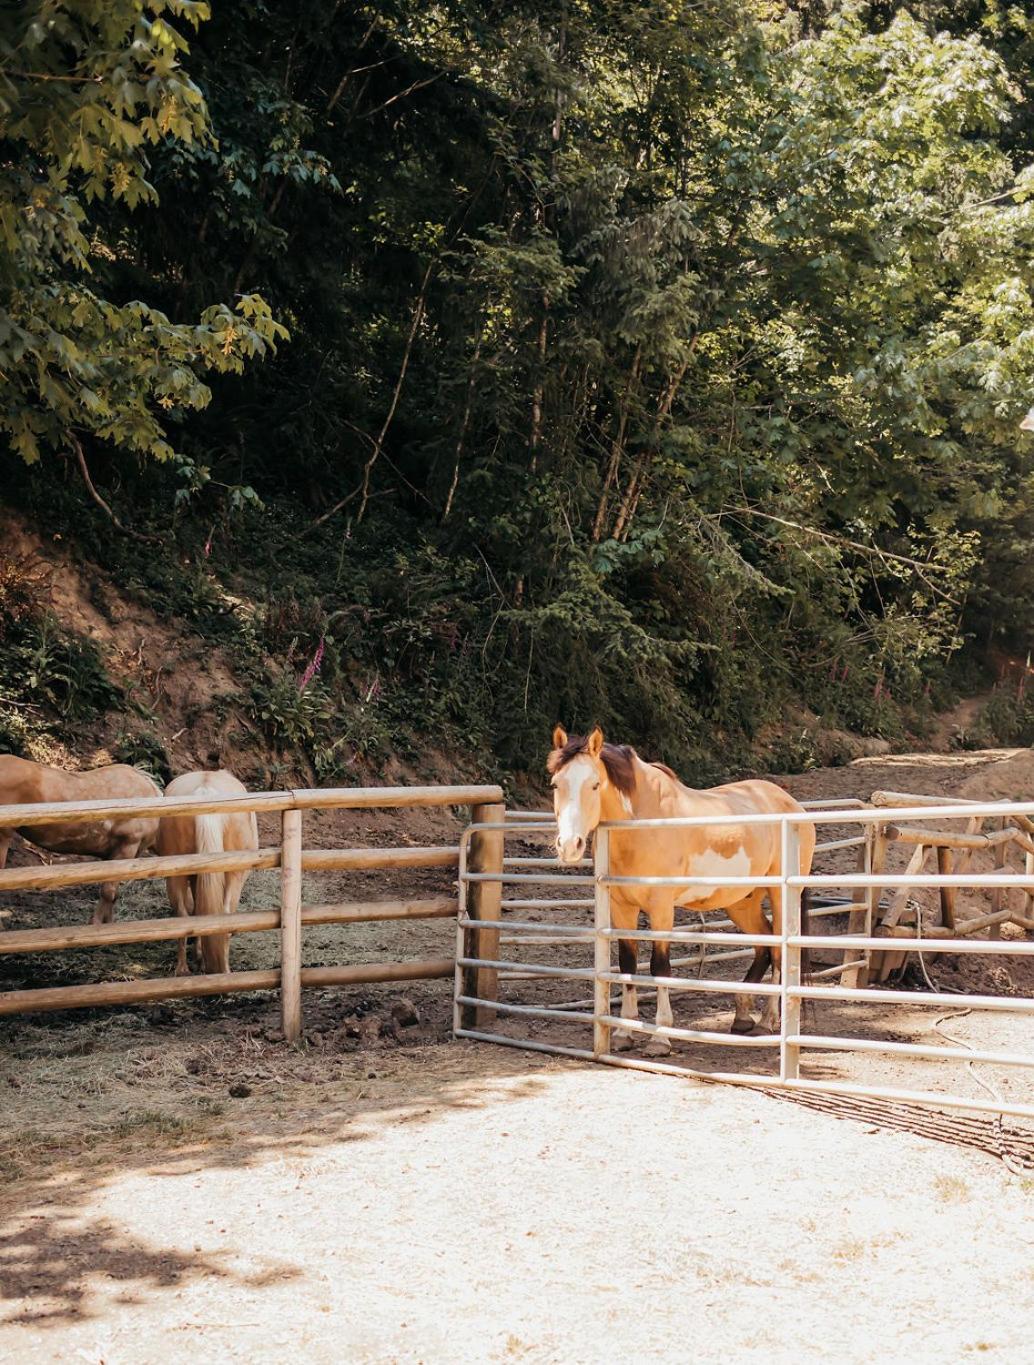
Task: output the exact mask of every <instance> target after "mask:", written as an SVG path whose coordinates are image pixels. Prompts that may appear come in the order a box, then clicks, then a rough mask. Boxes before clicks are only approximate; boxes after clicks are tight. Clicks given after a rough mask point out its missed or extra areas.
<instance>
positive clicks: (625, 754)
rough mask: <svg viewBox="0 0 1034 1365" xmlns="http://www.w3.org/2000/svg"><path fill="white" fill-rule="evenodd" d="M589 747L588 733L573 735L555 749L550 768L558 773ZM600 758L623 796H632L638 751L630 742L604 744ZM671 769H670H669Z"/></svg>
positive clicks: (550, 759)
mask: <svg viewBox="0 0 1034 1365" xmlns="http://www.w3.org/2000/svg"><path fill="white" fill-rule="evenodd" d="M588 747H589V736H588V735H571V737H570V738H569V739H568V741H567V743H566V744H565V745H564V747H563V748H562V749H554V750H553V752H552V753H551V754H550V756H549V763H548V765H547V766H548V769H549V771H550V772H551V773H558V772H559V771H560V769H561V768H566V767H567V765H568V763H570V762H571V760H572V759H573V758H577V757H578V755H579V754H584V753H585V751H586V749H587V748H588ZM600 758H601V759H602V760H603V766H604V768H606V770H607V777H608V779H609V780H610V782H611V784H612V785H613V786H615V787H616V788H617V790H618V791H619V792H620V793H621V794H622V796H631V795H632V793H633V792H634V791H635V758H636V751H635V750H634V749H633V748H632V746H631V745H630V744H604V746H603V748H602V749H601V750H600ZM669 771H670V769H669Z"/></svg>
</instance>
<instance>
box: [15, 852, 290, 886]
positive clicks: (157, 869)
mask: <svg viewBox="0 0 1034 1365" xmlns="http://www.w3.org/2000/svg"><path fill="white" fill-rule="evenodd" d="M279 862H280V850H279V849H278V848H260V849H258V850H257V851H256V852H253V853H249V852H243V851H242V852H240V853H176V854H170V855H169V856H168V857H165V858H109V859H107V860H106V861H103V862H88V863H53V864H51V865H50V866H49V867H7V868H4V870H3V871H2V872H0V892H2V891H46V890H51V889H53V888H54V887H62V886H86V885H89V884H91V883H94V882H141V881H147V880H148V878H152V877H154V878H157V877H189V876H193V875H194V874H195V873H197V872H246V871H253V870H254V869H256V868H266V867H276V866H278V864H279Z"/></svg>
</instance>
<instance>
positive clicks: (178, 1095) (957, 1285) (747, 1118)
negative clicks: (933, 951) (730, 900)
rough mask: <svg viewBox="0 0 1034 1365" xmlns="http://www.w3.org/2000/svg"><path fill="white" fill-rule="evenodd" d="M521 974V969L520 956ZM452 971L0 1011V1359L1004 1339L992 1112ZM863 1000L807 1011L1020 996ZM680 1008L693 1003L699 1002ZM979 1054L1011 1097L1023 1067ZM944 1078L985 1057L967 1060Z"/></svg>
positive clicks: (543, 1352) (1014, 785)
mask: <svg viewBox="0 0 1034 1365" xmlns="http://www.w3.org/2000/svg"><path fill="white" fill-rule="evenodd" d="M1032 778H1034V762H1032V758H1031V755H1030V754H1029V753H1028V752H1026V751H1024V752H1022V753H1015V752H1006V751H1001V752H995V753H984V754H980V755H970V754H967V755H957V756H956V755H921V756H905V757H901V758H893V759H887V758H882V759H879V760H860V761H859V762H857V763H855V764H852V765H850V766H849V767H846V768H838V769H829V770H822V771H819V772H814V773H807V774H804V775H802V776H800V777H796V778H792V779H788V781H787V785H789V786H790V787H791V788H792V789H793V790H794V791H795V792H796V793H797V794H798V795H800V796H802V797H818V796H846V795H863V796H868V795H869V794H870V793H871V791H872V790H873V789H875V788H880V787H882V788H895V789H898V790H908V791H915V792H930V793H941V794H951V793H958V794H963V795H974V796H985V795H986V796H1027V795H1029V794H1030V793H1031V792H1032V791H1034V781H1032V780H1031V779H1032ZM454 831H455V826H454V825H452V824H451V822H450V820H449V817H448V816H444V815H443V816H437V817H431V816H428V817H425V818H422V819H421V822H420V825H419V827H417V826H415V825H414V824H413V823H411V822H407V824H406V827H405V835H403V834H402V833H400V827H399V826H398V825H397V824H396V823H395V821H394V819H393V818H392V817H388V816H365V815H364V816H362V817H360V818H358V819H355V820H353V821H352V823H351V824H350V825H348V826H347V827H345V826H344V825H343V824H342V822H341V821H340V820H331V819H329V818H326V819H322V820H321V819H315V820H314V821H313V822H312V824H311V826H310V827H309V829H308V837H309V840H310V841H311V842H317V843H326V844H328V845H329V844H338V843H342V842H345V841H346V840H347V841H348V842H368V843H402V842H406V841H407V840H408V841H409V842H412V843H424V842H428V843H434V842H437V841H438V840H439V839H440V840H441V841H442V842H445V841H446V840H447V839H450V838H451V837H452V835H453V834H454ZM28 857H29V855H28V854H27V853H26V852H25V851H24V850H23V851H20V852H18V853H17V854H16V855H15V857H14V859H13V861H14V862H16V863H17V862H20V861H25V860H27V859H28ZM274 878H275V874H268V873H267V874H256V875H255V876H254V877H253V878H252V879H251V881H250V882H249V884H248V886H247V888H246V891H245V896H244V900H243V902H242V906H243V907H245V908H258V907H260V906H263V905H268V904H270V903H272V900H271V898H272V896H273V895H274V891H275V880H274ZM447 886H448V878H447V876H444V875H443V874H440V873H436V872H429V873H425V874H422V875H421V876H419V877H416V878H415V877H412V876H410V877H408V878H407V880H406V885H405V887H402V886H400V885H398V884H393V883H392V881H391V879H389V878H388V877H387V876H385V875H384V874H365V875H363V876H353V877H344V876H340V875H336V874H322V875H320V876H318V877H317V876H313V877H311V878H307V879H306V886H305V899H306V900H307V901H308V902H316V901H324V900H329V899H332V898H334V899H345V898H361V897H366V896H375V895H385V896H387V895H391V894H393V893H397V892H399V891H400V890H404V891H406V892H407V893H409V894H433V893H435V892H437V891H440V890H442V889H445V888H446V887H447ZM1014 894H1016V893H1014ZM91 903H92V897H91V894H90V893H89V892H88V891H76V892H74V893H70V894H69V893H65V894H63V895H62V896H61V897H57V896H53V897H51V896H37V895H33V894H30V893H26V894H25V895H20V896H11V897H5V898H4V902H3V905H2V906H0V915H2V917H3V922H4V923H5V924H6V925H7V926H8V927H27V926H29V925H31V924H39V923H44V922H75V921H76V920H78V919H80V918H86V917H87V915H88V913H89V909H90V906H91ZM160 907H161V895H160V889H159V888H153V887H148V886H146V885H143V884H139V885H136V886H129V887H127V888H126V889H125V891H124V893H123V900H122V902H121V903H120V906H119V911H118V913H119V914H120V916H127V917H128V916H140V917H143V916H146V915H154V914H157V913H161V912H162V911H161V908H160ZM451 947H452V927H451V925H450V924H449V922H448V921H437V922H428V923H426V924H398V923H386V924H379V925H378V924H372V925H364V926H354V927H333V928H319V929H311V930H307V931H306V936H305V962H306V964H307V965H318V964H320V963H324V962H362V961H367V960H374V959H377V958H384V957H387V956H392V957H398V958H405V957H425V956H436V955H439V954H442V955H448V954H449V953H450V952H451ZM572 951H576V950H572ZM173 955H174V949H173V947H172V946H171V945H168V944H165V945H155V946H153V947H147V948H143V949H138V948H128V947H127V948H117V949H110V950H97V951H94V952H92V953H90V954H72V953H63V954H53V955H51V956H49V957H46V958H42V957H41V958H37V959H31V958H19V957H10V958H5V959H0V989H11V988H15V987H17V986H26V985H29V984H33V985H49V984H56V983H58V982H63V981H77V980H92V979H110V978H111V977H113V976H116V975H119V974H121V975H124V976H127V977H133V976H143V975H152V974H156V973H159V972H165V971H167V970H168V969H169V968H170V966H171V963H172V959H173ZM274 960H275V958H274V945H273V944H272V943H271V942H270V940H269V937H268V936H266V935H245V936H242V937H241V938H240V939H238V940H237V941H235V944H234V950H233V965H234V966H235V967H237V968H245V967H252V966H263V965H267V964H269V963H271V962H272V961H274ZM733 965H734V967H735V968H736V970H737V972H738V973H740V972H742V966H741V964H733ZM1028 965H1029V959H1028V960H1021V959H1017V958H1015V957H1014V958H1011V959H1005V960H1003V962H1002V963H1000V964H998V965H997V966H996V967H993V968H992V967H984V968H980V969H979V971H980V975H979V976H974V975H973V974H972V972H969V973H967V972H966V971H965V970H964V969H963V968H962V967H961V966H960V964H958V963H955V962H934V961H933V960H932V958H931V959H930V960H929V962H928V967H929V970H930V972H931V974H932V975H933V976H934V979H935V980H936V982H937V983H938V984H942V985H944V986H945V987H949V988H950V987H951V986H953V985H956V986H957V985H964V986H966V988H968V989H974V984H975V986H976V988H978V989H981V990H988V991H990V992H991V993H995V994H1003V995H1008V994H1011V993H1034V981H1032V979H1031V977H1030V974H1029V973H1028V972H1027V971H1025V970H1024V968H1026V967H1027V966H1028ZM995 971H997V972H998V973H999V975H998V976H997V977H996V976H994V972H995ZM518 989H519V990H520V992H521V998H523V999H528V1000H530V999H535V998H539V996H538V995H537V992H540V991H542V990H544V989H545V988H543V987H541V986H539V985H536V984H535V983H527V984H525V985H524V986H523V987H520V988H518ZM564 989H566V990H567V991H568V992H570V991H571V989H572V988H571V986H570V984H568V985H566V986H565V987H564ZM449 992H450V983H447V982H429V983H422V984H417V983H414V985H413V986H412V987H406V988H405V991H404V995H403V994H402V993H400V992H399V991H398V990H395V989H390V988H383V989H381V988H375V987H369V988H364V989H362V990H359V991H326V992H313V993H311V994H307V995H306V1000H305V1009H306V1029H307V1038H306V1045H305V1047H304V1048H301V1049H298V1050H292V1049H287V1048H285V1047H284V1045H283V1043H282V1042H281V1041H280V1039H279V1035H278V1019H277V1002H276V1000H275V998H274V997H272V996H271V995H259V994H256V995H254V996H239V997H225V998H215V999H211V1000H205V1001H177V1002H167V1003H163V1004H160V1005H151V1006H148V1007H144V1008H139V1009H135V1010H105V1011H89V1012H81V1013H78V1014H65V1015H40V1016H36V1017H34V1018H15V1019H7V1020H3V1021H0V1095H2V1097H3V1102H2V1105H0V1180H2V1186H0V1210H2V1223H0V1360H3V1361H7V1360H11V1361H22V1360H33V1361H35V1360H42V1361H46V1360H54V1361H58V1360H60V1361H65V1360H85V1361H97V1362H101V1361H104V1362H109V1365H114V1363H115V1362H123V1361H125V1362H131V1361H132V1362H148V1361H152V1360H153V1361H159V1360H161V1361H169V1360H179V1359H187V1358H192V1359H196V1358H199V1357H200V1358H202V1359H208V1358H214V1357H216V1356H219V1357H222V1358H224V1359H231V1360H238V1359H240V1360H244V1359H247V1360H259V1361H264V1360H279V1359H281V1358H282V1357H283V1356H284V1355H285V1354H286V1353H293V1354H296V1355H297V1354H301V1355H302V1356H303V1357H304V1358H306V1359H312V1360H317V1361H322V1360H327V1361H331V1360H334V1361H337V1360H342V1359H347V1360H358V1361H370V1362H379V1361H396V1360H398V1361H429V1362H434V1361H452V1360H472V1361H479V1360H489V1361H493V1360H500V1361H507V1360H514V1361H559V1360H565V1361H569V1360H577V1361H583V1360H584V1361H597V1360H599V1361H604V1360H607V1361H610V1360H613V1359H615V1358H619V1357H621V1356H627V1355H629V1354H632V1355H633V1356H639V1357H641V1358H646V1359H660V1360H668V1359H670V1360H675V1359H683V1358H685V1357H686V1356H687V1355H688V1354H690V1353H692V1354H694V1355H696V1356H699V1357H702V1358H704V1359H715V1358H718V1357H723V1358H729V1359H733V1360H746V1361H751V1360H758V1361H761V1360H765V1361H781V1360H789V1359H790V1358H791V1357H796V1358H800V1357H804V1358H808V1359H817V1358H819V1357H820V1356H821V1357H826V1356H828V1355H829V1353H830V1351H831V1350H835V1351H836V1352H837V1353H838V1354H839V1355H840V1356H841V1357H843V1358H845V1359H850V1360H858V1361H868V1360H873V1361H875V1360H881V1361H882V1360H884V1359H886V1358H887V1357H888V1356H893V1355H896V1354H900V1355H905V1354H907V1355H909V1356H911V1357H912V1358H913V1359H916V1360H924V1359H933V1358H934V1357H935V1356H936V1357H937V1358H938V1359H944V1358H945V1357H946V1356H947V1358H949V1359H960V1358H966V1356H967V1355H968V1354H970V1353H973V1354H980V1355H982V1356H983V1357H985V1358H992V1359H1000V1360H1003V1361H1004V1360H1010V1361H1011V1360H1020V1359H1026V1358H1028V1357H1029V1346H1028V1339H1029V1336H1030V1323H1031V1314H1032V1310H1034V1270H1032V1269H1031V1267H1032V1266H1034V1255H1032V1253H1034V1224H1032V1223H1031V1220H1030V1217H1029V1209H1030V1200H1031V1198H1032V1196H1034V1134H1032V1133H1031V1131H1030V1130H1029V1129H1027V1128H1024V1127H1023V1125H1020V1124H1018V1123H1006V1124H1005V1125H1004V1126H1002V1125H998V1124H996V1123H995V1121H994V1120H992V1119H985V1118H982V1117H972V1118H967V1117H966V1116H955V1117H947V1116H942V1115H931V1114H930V1113H929V1111H915V1112H912V1111H909V1110H908V1109H905V1108H902V1107H900V1106H898V1107H891V1106H887V1105H879V1104H862V1103H853V1102H847V1101H845V1102H841V1103H837V1102H833V1101H828V1100H822V1101H814V1102H809V1103H807V1104H805V1103H797V1102H789V1101H787V1100H784V1099H779V1098H776V1097H774V1096H773V1095H772V1094H765V1093H762V1092H760V1091H758V1090H754V1089H749V1090H748V1089H740V1088H732V1087H727V1086H720V1085H713V1084H707V1083H703V1082H699V1081H694V1080H674V1079H669V1078H666V1077H659V1076H651V1075H646V1074H643V1073H640V1072H629V1071H610V1070H603V1069H600V1068H596V1067H592V1066H589V1065H581V1064H577V1063H570V1062H564V1061H560V1060H557V1059H555V1058H551V1057H545V1056H541V1055H536V1054H534V1053H528V1052H519V1051H515V1050H511V1049H507V1048H501V1047H492V1046H490V1045H479V1044H464V1043H454V1042H451V1041H449V1022H450V1018H449ZM836 1008H837V1007H835V1006H833V1005H827V1004H823V1005H822V1006H821V1007H820V1011H832V1010H835V1009H836ZM860 1008H861V1007H841V1011H840V1013H839V1014H838V1015H837V1017H835V1018H834V1017H833V1016H832V1015H831V1016H830V1017H828V1018H827V1017H821V1015H820V1017H819V1018H818V1019H817V1020H810V1021H809V1024H808V1027H809V1029H811V1030H812V1031H822V1032H827V1031H834V1030H837V1031H842V1032H851V1031H852V1030H857V1031H861V1030H862V1029H865V1030H866V1031H867V1034H868V1036H880V1037H892V1038H903V1039H913V1038H917V1037H918V1038H923V1040H924V1041H931V1040H932V1041H935V1042H938V1041H939V1042H943V1041H945V1038H944V1036H943V1033H944V1032H947V1034H949V1035H950V1036H951V1037H953V1038H960V1039H964V1040H965V1041H967V1042H968V1043H970V1045H971V1046H977V1047H995V1048H1008V1049H1009V1050H1014V1051H1021V1052H1022V1051H1029V1050H1030V1044H1029V1024H1028V1023H1027V1022H1026V1021H1025V1020H1024V1019H1023V1018H1022V1017H1021V1016H1019V1015H1017V1014H1015V1013H1008V1012H1006V1013H1002V1014H995V1015H977V1014H965V1013H963V1011H964V1008H965V1006H964V1003H963V1002H959V1001H957V1000H956V999H955V998H954V997H953V996H951V993H950V990H949V991H948V992H947V998H946V1004H945V1009H944V1011H943V1016H942V1012H941V1011H934V1012H932V1013H931V1012H930V1011H916V1010H908V1009H905V1008H902V1007H893V1008H886V1009H883V1008H880V1009H879V1010H878V1011H877V1010H873V1008H872V1007H866V1012H865V1013H864V1014H862V1013H859V1012H858V1011H859V1009H860ZM680 1010H683V1011H684V1014H683V1015H682V1017H692V1018H693V1019H694V1020H698V1019H701V1020H702V1019H709V1020H711V1021H712V1026H713V1027H717V1028H721V1027H725V1026H727V1022H728V1017H729V1013H730V1002H729V1000H728V999H727V998H726V997H714V998H713V1005H712V1003H711V1000H708V1002H707V1009H702V1008H701V1007H700V1005H699V1004H696V1005H690V1004H689V1003H686V1004H684V1005H683V1004H680ZM849 1010H854V1011H855V1012H854V1013H848V1012H847V1011H849ZM646 1015H647V1017H650V1007H649V1006H647V1008H646ZM942 1017H943V1019H944V1022H943V1023H942V1024H941V1025H940V1030H941V1031H942V1032H941V1036H939V1037H938V1035H937V1033H936V1032H935V1031H934V1021H936V1020H937V1019H939V1018H942ZM571 1027H572V1029H578V1028H580V1027H581V1026H579V1025H572V1026H571ZM524 1033H525V1036H529V1033H530V1035H531V1036H535V1035H534V1031H533V1030H529V1029H528V1028H525V1029H524ZM927 1034H929V1035H930V1037H929V1038H927V1037H926V1036H925V1035H927ZM577 1041H584V1037H582V1038H579V1039H578V1040H577ZM680 1051H681V1054H682V1058H683V1060H686V1061H688V1062H689V1063H690V1064H691V1065H694V1066H695V1065H698V1064H699V1065H704V1064H705V1060H704V1058H703V1057H702V1056H700V1057H698V1055H697V1053H696V1052H693V1051H692V1050H691V1049H681V1050H680ZM698 1052H701V1053H702V1050H701V1049H698ZM751 1058H755V1061H756V1068H757V1070H758V1072H759V1078H760V1073H761V1072H762V1071H763V1070H764V1068H765V1067H766V1066H767V1065H768V1064H769V1062H770V1054H769V1053H767V1052H766V1051H765V1050H763V1049H762V1048H761V1047H758V1048H757V1049H754V1048H751V1049H749V1050H747V1051H744V1052H742V1053H739V1054H737V1055H736V1062H737V1064H738V1065H741V1066H743V1065H744V1064H746V1065H747V1066H748V1067H750V1066H751V1065H752V1063H751V1060H750V1059H751ZM707 1064H709V1065H710V1066H712V1067H714V1066H715V1065H721V1066H724V1065H727V1064H728V1059H726V1058H724V1057H723V1058H722V1059H720V1060H719V1061H718V1062H716V1061H715V1060H714V1059H713V1058H710V1059H708V1061H707ZM939 1065H940V1064H938V1063H933V1062H931V1063H909V1064H908V1065H907V1066H906V1065H905V1064H903V1063H900V1062H899V1063H897V1065H896V1066H894V1065H889V1064H888V1063H887V1061H886V1059H884V1060H879V1061H875V1062H866V1061H865V1060H864V1059H863V1060H861V1061H859V1059H858V1058H851V1057H847V1056H845V1055H842V1054H813V1055H812V1056H811V1060H810V1061H809V1064H808V1066H809V1070H808V1074H813V1075H836V1076H842V1077H847V1078H852V1077H858V1076H861V1075H864V1076H866V1077H867V1078H868V1079H870V1080H871V1079H874V1078H878V1079H885V1080H887V1082H888V1083H891V1084H908V1085H910V1086H913V1087H918V1088H922V1087H924V1086H926V1085H928V1084H929V1085H933V1084H934V1081H933V1079H932V1078H933V1077H934V1074H935V1071H936V1068H937V1067H938V1066H939ZM983 1075H984V1077H985V1078H988V1079H991V1080H992V1081H993V1082H994V1083H995V1084H996V1085H997V1086H998V1087H999V1088H1000V1089H1001V1091H1002V1093H1004V1094H1009V1095H1016V1096H1018V1097H1020V1098H1023V1099H1025V1100H1029V1099H1030V1095H1029V1094H1028V1093H1026V1091H1029V1089H1030V1086H1029V1082H1028V1081H1026V1080H1025V1079H1024V1078H1025V1076H1026V1073H1024V1072H1019V1073H1016V1072H1013V1073H1011V1074H1008V1073H1007V1072H1006V1070H1005V1069H1004V1068H1002V1069H996V1070H994V1071H990V1070H987V1069H984V1071H983ZM961 1086H967V1087H969V1089H968V1090H967V1093H972V1094H982V1093H984V1092H982V1091H981V1089H980V1086H979V1084H978V1081H977V1079H976V1074H975V1071H974V1073H963V1074H962V1075H961V1078H959V1077H957V1078H956V1081H955V1086H954V1088H956V1089H959V1088H960V1087H961ZM996 1153H998V1155H996ZM1002 1153H1004V1154H1005V1155H1006V1156H1007V1157H1008V1160H1006V1161H1003V1160H1002V1159H1001V1154H1002ZM946 1288H950V1291H951V1292H950V1293H945V1289H946Z"/></svg>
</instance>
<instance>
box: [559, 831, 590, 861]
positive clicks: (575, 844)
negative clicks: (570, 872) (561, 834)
mask: <svg viewBox="0 0 1034 1365" xmlns="http://www.w3.org/2000/svg"><path fill="white" fill-rule="evenodd" d="M584 853H585V840H584V839H583V838H582V836H581V835H580V834H578V835H575V837H574V838H573V839H564V840H563V841H561V840H560V839H558V840H557V843H556V856H557V858H558V859H559V860H560V862H562V863H566V864H567V865H568V866H570V865H571V864H572V863H577V862H580V861H581V859H582V857H583V855H584Z"/></svg>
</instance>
